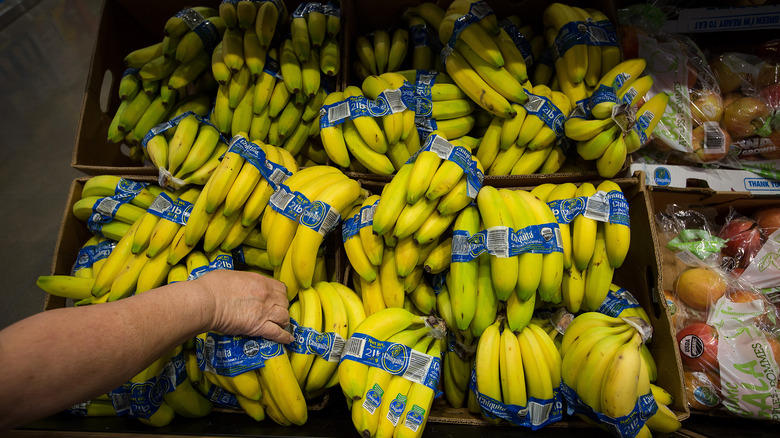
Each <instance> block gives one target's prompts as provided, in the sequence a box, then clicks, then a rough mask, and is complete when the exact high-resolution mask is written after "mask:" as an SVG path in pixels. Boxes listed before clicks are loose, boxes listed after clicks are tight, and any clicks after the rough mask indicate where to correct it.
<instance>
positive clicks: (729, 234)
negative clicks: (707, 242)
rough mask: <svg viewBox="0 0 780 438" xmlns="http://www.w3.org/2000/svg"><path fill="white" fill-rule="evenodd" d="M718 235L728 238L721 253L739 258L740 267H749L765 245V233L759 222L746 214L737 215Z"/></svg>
mask: <svg viewBox="0 0 780 438" xmlns="http://www.w3.org/2000/svg"><path fill="white" fill-rule="evenodd" d="M718 237H720V238H721V239H725V240H726V246H725V247H723V249H722V250H721V253H723V254H724V255H727V256H729V257H734V258H735V259H737V260H738V262H739V263H738V266H739V267H742V268H744V267H747V266H748V265H749V264H750V262H751V261H752V260H753V257H754V256H755V255H756V254H758V251H759V250H761V247H762V246H763V245H764V241H765V240H766V239H765V238H764V234H763V233H762V232H761V227H760V226H759V225H758V222H756V221H754V220H753V219H750V218H748V217H744V216H737V217H734V218H733V219H731V220H730V221H728V222H727V223H726V224H725V225H724V226H723V228H721V229H720V233H718Z"/></svg>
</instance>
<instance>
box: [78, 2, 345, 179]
mask: <svg viewBox="0 0 780 438" xmlns="http://www.w3.org/2000/svg"><path fill="white" fill-rule="evenodd" d="M220 3H221V1H220V0H201V1H199V2H196V3H193V2H192V1H189V0H166V1H162V2H160V1H152V0H104V2H103V9H102V11H101V16H100V25H99V27H98V35H97V39H96V42H95V46H94V49H93V52H92V60H91V62H90V66H89V73H88V76H87V83H86V87H85V91H84V99H83V101H82V105H81V114H80V117H79V122H78V128H77V132H76V141H75V145H74V148H73V154H72V157H71V166H72V167H73V168H75V169H77V170H80V171H82V172H84V173H86V174H87V175H157V169H156V168H155V167H153V166H151V164H150V163H149V165H144V163H140V162H137V161H134V160H132V159H131V158H130V157H129V155H128V153H127V146H126V145H124V146H121V145H120V144H114V143H111V142H109V141H108V140H107V133H108V126H109V125H110V124H111V120H112V119H113V117H114V114H116V111H117V109H118V108H119V104H120V101H119V96H118V91H117V90H118V88H119V80H120V79H121V77H122V73H123V72H124V71H125V69H126V66H125V62H124V58H125V56H126V55H127V54H128V53H130V52H131V51H133V50H136V49H140V48H142V47H146V46H149V45H151V44H155V43H158V42H160V41H162V39H163V28H164V26H165V22H166V21H167V20H168V18H169V17H171V16H173V15H175V14H176V13H177V12H179V11H181V10H182V9H184V8H187V7H190V6H193V5H197V6H208V7H213V8H215V9H216V8H218V7H219V4H220ZM301 3H304V2H303V1H300V0H284V4H285V5H286V6H287V9H288V10H289V11H290V13H292V11H294V10H295V8H296V7H298V5H299V4H301ZM322 3H323V4H325V3H327V2H322ZM343 8H344V5H342V9H343ZM342 14H344V12H342ZM341 24H342V30H341V32H339V46H340V48H341V51H342V52H343V51H344V48H343V47H344V41H345V37H344V27H345V25H346V23H345V21H344V18H343V17H342V22H341ZM286 33H287V34H289V29H287V30H286ZM284 34H285V32H281V35H284ZM344 68H345V67H344V66H342V67H341V71H342V72H343V71H344ZM336 83H337V86H338V87H339V89H341V87H343V76H342V75H341V74H340V75H339V76H338V77H337V79H336Z"/></svg>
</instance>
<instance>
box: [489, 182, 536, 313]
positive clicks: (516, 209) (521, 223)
mask: <svg viewBox="0 0 780 438" xmlns="http://www.w3.org/2000/svg"><path fill="white" fill-rule="evenodd" d="M499 193H500V194H501V197H502V198H503V199H504V203H505V204H506V205H507V207H508V209H509V212H510V214H511V215H512V221H513V224H514V227H515V231H517V230H522V229H524V228H526V227H529V226H531V225H536V224H537V220H536V215H535V214H534V212H533V210H532V209H531V206H530V205H528V202H526V201H525V199H524V198H522V197H520V196H518V195H517V194H516V193H514V191H511V190H508V189H500V190H499ZM517 262H518V270H517V272H518V278H517V284H516V288H515V293H516V294H517V298H518V299H519V300H520V301H528V300H530V299H531V298H532V297H533V296H534V295H535V294H536V290H537V289H538V288H539V283H540V281H541V279H542V263H543V255H542V254H540V253H533V252H524V253H521V254H519V255H518V256H517Z"/></svg>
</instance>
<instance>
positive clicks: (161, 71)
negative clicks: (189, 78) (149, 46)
mask: <svg viewBox="0 0 780 438" xmlns="http://www.w3.org/2000/svg"><path fill="white" fill-rule="evenodd" d="M178 66H179V62H178V61H177V60H175V59H172V58H166V57H165V56H163V55H160V56H158V57H157V58H154V59H152V60H151V61H149V62H147V63H145V64H144V65H143V67H141V70H139V71H138V77H139V78H140V79H141V81H147V82H153V81H160V80H162V79H164V78H166V77H168V76H170V75H171V73H173V71H174V70H176V68H177V67H178ZM139 94H147V93H138V94H136V97H138V95H139ZM147 97H150V96H149V95H148V94H147Z"/></svg>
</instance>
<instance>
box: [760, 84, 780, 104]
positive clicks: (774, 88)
mask: <svg viewBox="0 0 780 438" xmlns="http://www.w3.org/2000/svg"><path fill="white" fill-rule="evenodd" d="M759 95H760V96H761V99H763V101H764V102H766V104H767V105H769V107H770V108H773V109H780V84H771V85H768V86H766V87H764V88H763V89H762V90H761V92H760V93H759Z"/></svg>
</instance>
